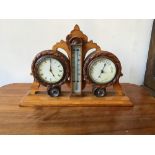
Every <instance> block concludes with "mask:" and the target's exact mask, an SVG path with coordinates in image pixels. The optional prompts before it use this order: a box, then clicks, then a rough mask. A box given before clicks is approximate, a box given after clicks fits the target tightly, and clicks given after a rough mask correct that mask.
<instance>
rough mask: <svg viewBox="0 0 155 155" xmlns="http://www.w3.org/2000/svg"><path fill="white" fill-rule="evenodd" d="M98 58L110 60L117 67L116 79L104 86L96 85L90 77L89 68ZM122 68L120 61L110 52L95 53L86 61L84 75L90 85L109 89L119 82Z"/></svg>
mask: <svg viewBox="0 0 155 155" xmlns="http://www.w3.org/2000/svg"><path fill="white" fill-rule="evenodd" d="M96 58H107V59H109V60H111V61H112V62H113V63H114V64H115V66H116V75H115V77H114V78H113V79H112V80H111V81H110V82H108V83H104V84H98V83H95V82H94V81H92V79H91V78H90V76H89V67H90V65H91V63H92V62H93V61H94V60H95V59H96ZM121 70H122V67H121V63H120V61H119V59H118V58H117V57H116V56H115V55H114V54H113V53H110V52H107V51H95V52H93V53H91V54H90V55H88V56H87V58H86V59H85V61H84V67H83V74H84V79H85V80H86V81H87V82H89V83H93V84H95V85H96V86H97V87H104V88H105V87H107V86H110V85H112V84H114V83H116V82H117V81H119V78H120V76H122V71H121Z"/></svg>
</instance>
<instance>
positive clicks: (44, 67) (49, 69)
mask: <svg viewBox="0 0 155 155" xmlns="http://www.w3.org/2000/svg"><path fill="white" fill-rule="evenodd" d="M38 75H39V77H40V79H41V80H42V81H44V82H47V83H57V82H59V81H60V80H61V79H62V78H63V75H64V68H63V66H62V63H61V62H60V61H59V60H57V59H55V58H52V57H45V58H42V59H41V61H39V63H38Z"/></svg>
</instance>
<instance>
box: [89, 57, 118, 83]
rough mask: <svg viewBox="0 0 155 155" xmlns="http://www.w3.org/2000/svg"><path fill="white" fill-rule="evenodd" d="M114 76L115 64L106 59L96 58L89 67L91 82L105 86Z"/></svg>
mask: <svg viewBox="0 0 155 155" xmlns="http://www.w3.org/2000/svg"><path fill="white" fill-rule="evenodd" d="M115 75H116V66H115V64H114V63H113V62H112V61H111V60H110V59H107V58H96V59H95V60H93V61H92V63H91V64H90V67H89V76H90V78H91V80H92V81H93V82H95V83H98V84H105V83H108V82H110V81H112V80H113V79H114V77H115Z"/></svg>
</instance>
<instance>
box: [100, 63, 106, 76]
mask: <svg viewBox="0 0 155 155" xmlns="http://www.w3.org/2000/svg"><path fill="white" fill-rule="evenodd" d="M105 66H106V63H105V64H104V66H103V68H102V69H101V73H100V75H99V76H98V78H100V77H101V74H102V73H104V68H105Z"/></svg>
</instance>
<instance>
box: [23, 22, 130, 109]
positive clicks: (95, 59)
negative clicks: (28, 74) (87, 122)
mask: <svg viewBox="0 0 155 155" xmlns="http://www.w3.org/2000/svg"><path fill="white" fill-rule="evenodd" d="M31 68H32V75H33V77H34V82H33V83H32V86H31V90H30V92H29V93H28V94H27V95H26V96H25V98H24V99H23V100H22V102H21V105H22V106H75V105H80V106H90V105H91V106H98V105H100V106H102V105H114V106H116V105H121V106H131V105H132V103H131V102H130V100H129V98H128V97H127V96H125V94H124V93H123V91H122V88H121V85H120V83H119V78H120V77H121V76H122V67H121V63H120V61H119V59H118V58H117V57H116V56H115V55H114V54H113V53H111V52H107V51H103V50H101V48H100V47H99V46H98V45H97V44H96V43H94V42H93V41H88V37H87V36H86V35H85V34H83V32H82V31H81V30H80V28H79V26H78V25H75V27H74V29H73V30H72V31H71V33H70V34H69V35H67V37H66V40H65V41H63V40H61V41H60V42H58V43H56V44H55V45H54V46H53V47H52V48H51V50H45V51H42V52H40V53H38V54H37V55H36V56H35V58H34V60H33V62H32V67H31ZM64 84H66V85H67V86H68V87H69V92H66V93H65V90H62V88H61V87H62V86H63V85H64ZM41 85H42V86H44V87H45V88H46V92H47V94H46V93H44V94H41V93H39V87H40V86H41ZM88 86H89V91H85V89H86V88H87V87H88ZM109 86H113V88H114V92H113V94H111V93H109V92H108V91H107V89H108V87H109ZM34 98H35V100H34Z"/></svg>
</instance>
